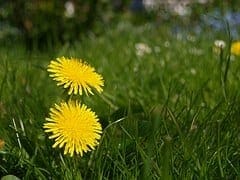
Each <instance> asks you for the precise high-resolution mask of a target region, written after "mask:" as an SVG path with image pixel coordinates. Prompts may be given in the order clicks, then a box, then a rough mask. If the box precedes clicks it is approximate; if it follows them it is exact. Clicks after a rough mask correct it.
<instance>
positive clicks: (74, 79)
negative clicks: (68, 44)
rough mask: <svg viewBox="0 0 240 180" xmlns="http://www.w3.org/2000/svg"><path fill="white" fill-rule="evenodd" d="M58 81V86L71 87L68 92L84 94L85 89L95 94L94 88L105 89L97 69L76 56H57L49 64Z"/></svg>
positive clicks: (100, 90)
mask: <svg viewBox="0 0 240 180" xmlns="http://www.w3.org/2000/svg"><path fill="white" fill-rule="evenodd" d="M47 70H48V71H49V72H50V73H51V74H50V77H53V79H54V80H56V81H57V82H58V83H57V85H58V86H61V85H63V87H64V88H69V90H68V94H72V93H73V94H78V93H79V94H80V95H82V94H83V91H84V92H85V93H86V94H87V95H88V93H90V94H93V92H92V88H94V89H96V90H97V91H98V92H99V93H101V92H102V91H103V89H102V87H103V86H104V81H103V78H102V76H101V75H100V74H98V73H97V72H95V69H94V68H93V67H91V66H90V65H88V64H87V63H85V62H83V61H82V60H81V59H75V58H65V57H61V58H57V59H56V60H53V61H51V62H50V64H49V65H48V69H47Z"/></svg>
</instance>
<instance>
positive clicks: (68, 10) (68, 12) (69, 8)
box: [64, 1, 75, 18]
mask: <svg viewBox="0 0 240 180" xmlns="http://www.w3.org/2000/svg"><path fill="white" fill-rule="evenodd" d="M64 6H65V12H64V15H65V16H66V17H67V18H72V17H73V16H74V13H75V7H74V4H73V2H72V1H67V2H66V3H65V4H64Z"/></svg>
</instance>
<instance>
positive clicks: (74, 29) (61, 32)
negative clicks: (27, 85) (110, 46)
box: [0, 0, 240, 51]
mask: <svg viewBox="0 0 240 180" xmlns="http://www.w3.org/2000/svg"><path fill="white" fill-rule="evenodd" d="M239 9H240V2H239V1H237V0H224V1H223V0H112V1H108V0H84V1H83V0H69V1H66V0H51V1H49V0H27V1H26V0H8V1H1V2H0V43H1V44H3V45H8V44H10V45H11V43H12V42H13V41H14V43H16V42H20V43H24V45H25V47H26V49H27V50H30V51H31V50H33V49H38V50H49V49H51V48H53V47H56V46H59V45H60V46H61V45H63V44H66V43H74V42H75V41H81V37H83V36H89V34H91V35H95V36H100V35H101V34H102V33H103V32H104V31H105V29H106V28H111V27H114V25H116V24H117V23H118V22H120V21H128V22H130V23H132V24H134V25H141V24H144V23H149V22H151V23H154V24H155V25H156V28H159V29H161V28H164V27H166V26H167V27H169V28H170V30H171V31H172V32H173V34H177V33H179V32H181V31H183V30H184V31H191V32H192V33H195V34H199V33H202V32H204V31H206V30H208V28H211V29H213V30H214V31H216V32H219V31H223V30H224V29H226V26H225V25H224V23H223V22H222V20H221V19H219V18H220V17H222V19H224V20H226V21H227V23H228V25H229V27H230V28H231V32H232V36H233V37H234V38H236V39H237V38H239V37H238V36H239V35H238V31H237V27H238V26H239V24H240V12H239ZM224 26H225V27H224Z"/></svg>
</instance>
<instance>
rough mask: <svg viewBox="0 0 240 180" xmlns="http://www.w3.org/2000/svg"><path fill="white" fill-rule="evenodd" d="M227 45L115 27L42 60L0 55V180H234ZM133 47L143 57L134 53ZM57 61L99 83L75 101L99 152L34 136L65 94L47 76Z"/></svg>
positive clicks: (234, 88) (235, 125) (234, 93)
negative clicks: (91, 72) (89, 116)
mask: <svg viewBox="0 0 240 180" xmlns="http://www.w3.org/2000/svg"><path fill="white" fill-rule="evenodd" d="M219 38H221V39H223V40H225V41H226V43H227V46H226V48H225V49H224V50H223V51H222V53H220V55H219V54H214V52H213V51H212V46H213V44H214V43H213V42H214V40H215V39H219ZM230 39H231V38H230V37H228V35H226V34H216V33H212V32H209V31H206V32H204V33H201V34H200V35H198V34H194V33H192V32H191V33H190V32H186V31H185V32H184V33H182V34H174V33H172V31H171V29H169V27H164V26H160V27H158V26H156V25H153V24H145V25H143V26H139V27H134V26H132V25H131V24H129V23H126V22H121V23H119V24H118V25H117V26H116V27H115V28H111V29H107V30H106V32H105V34H104V36H98V37H96V36H92V35H91V36H90V37H85V38H83V40H82V42H81V43H75V44H74V45H73V46H63V47H61V48H60V49H55V50H54V51H52V52H51V53H49V54H48V53H39V52H37V51H34V52H33V54H27V53H26V52H25V51H24V48H23V47H22V46H19V45H15V46H16V47H14V48H13V47H12V46H11V49H8V47H1V49H0V51H1V53H0V59H1V61H0V63H1V64H0V68H1V69H0V97H1V104H0V108H1V111H0V112H1V114H0V115H1V116H0V121H1V126H0V138H1V139H3V140H4V141H5V146H4V147H3V149H1V150H0V176H5V175H9V174H12V175H15V176H17V177H19V178H21V179H39V178H40V179H74V178H75V179H81V178H82V179H137V178H138V177H142V178H143V179H159V178H162V179H221V178H223V179H238V178H239V177H240V174H239V172H240V164H239V158H240V151H239V145H240V144H239V132H240V128H239V127H240V124H239V121H238V119H239V115H240V104H239V102H240V94H239V78H240V76H239V73H238V72H239V67H240V63H239V57H238V56H229V55H230V54H229V50H230V47H229V45H230V43H231V42H230ZM113 42H114V43H113ZM139 43H142V45H143V44H145V46H146V47H148V48H149V49H151V50H149V49H148V48H146V47H145V49H148V50H147V51H145V52H146V53H143V54H138V53H136V50H137V49H136V47H135V46H136V44H139ZM143 47H144V46H143ZM12 49H14V50H12ZM63 55H65V56H69V57H78V58H82V59H87V60H89V63H90V64H92V65H93V66H94V67H96V70H97V72H100V73H101V74H103V77H104V79H105V86H104V92H103V94H102V95H99V96H98V97H97V96H93V97H91V98H89V97H86V98H84V99H83V101H84V102H85V103H86V104H88V105H91V107H93V109H94V110H95V111H96V113H97V114H98V115H99V119H100V121H101V124H102V125H103V129H104V132H103V137H102V139H101V142H100V145H99V146H98V148H97V149H96V150H95V151H93V152H91V153H88V154H86V155H85V156H83V157H82V158H80V157H77V156H76V157H74V158H71V157H69V156H64V155H63V152H62V150H57V149H52V147H51V145H52V143H53V142H52V141H51V140H49V139H48V138H47V136H46V135H45V134H44V131H43V128H42V125H43V122H44V119H45V117H46V116H47V114H48V109H49V107H51V106H52V105H53V104H54V103H55V102H60V101H61V99H59V97H61V96H60V94H61V93H63V92H62V90H61V88H58V87H56V86H55V83H53V82H52V80H51V79H50V78H49V77H48V73H47V71H46V68H47V65H48V64H49V61H50V60H51V59H55V58H56V57H60V56H63Z"/></svg>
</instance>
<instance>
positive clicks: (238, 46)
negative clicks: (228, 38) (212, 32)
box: [231, 41, 240, 56]
mask: <svg viewBox="0 0 240 180" xmlns="http://www.w3.org/2000/svg"><path fill="white" fill-rule="evenodd" d="M231 53H232V54H234V55H237V56H239V55H240V41H237V42H234V43H232V45H231Z"/></svg>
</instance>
